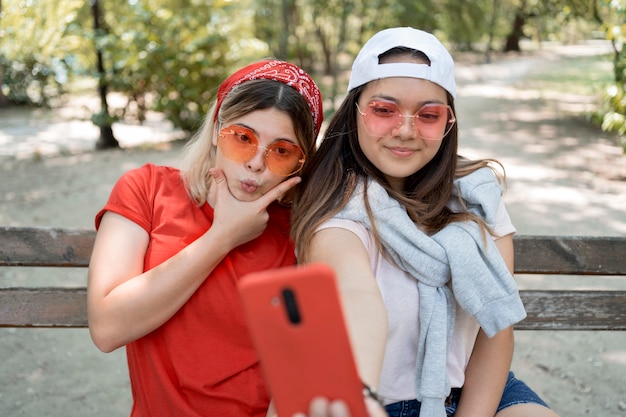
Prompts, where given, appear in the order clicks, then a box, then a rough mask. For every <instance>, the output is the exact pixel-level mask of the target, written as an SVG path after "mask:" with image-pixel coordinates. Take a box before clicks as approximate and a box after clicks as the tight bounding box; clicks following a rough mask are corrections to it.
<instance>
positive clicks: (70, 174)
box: [0, 45, 626, 417]
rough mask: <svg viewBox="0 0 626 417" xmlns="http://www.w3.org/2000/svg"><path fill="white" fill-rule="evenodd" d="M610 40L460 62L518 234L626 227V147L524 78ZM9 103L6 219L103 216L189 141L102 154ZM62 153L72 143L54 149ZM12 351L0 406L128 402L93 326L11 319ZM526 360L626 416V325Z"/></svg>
mask: <svg viewBox="0 0 626 417" xmlns="http://www.w3.org/2000/svg"><path fill="white" fill-rule="evenodd" d="M598 52H599V49H598V47H597V46H589V45H585V46H574V47H567V48H558V49H546V50H544V51H542V52H541V53H538V54H532V55H526V56H521V57H507V58H499V59H497V60H494V62H493V63H492V64H489V65H465V64H463V63H461V64H460V65H459V66H458V71H457V75H458V82H459V99H458V103H457V113H458V119H459V120H460V126H461V131H462V136H461V150H462V151H463V153H464V154H466V155H468V156H475V157H487V156H488V157H494V158H497V159H499V160H500V161H502V162H503V164H504V165H505V167H506V169H507V174H508V184H509V188H508V190H507V194H506V195H505V201H506V203H507V207H508V209H509V211H510V213H511V217H512V219H513V221H514V223H515V224H516V226H517V227H518V231H519V233H524V234H571V235H576V234H579V235H605V234H606V235H624V234H626V181H625V178H626V157H624V156H622V154H621V149H620V148H619V147H618V146H616V145H615V144H614V143H612V142H611V140H609V138H608V137H607V136H606V135H604V134H602V133H601V132H599V131H598V129H595V128H592V127H589V126H588V125H587V124H585V123H583V121H581V119H580V118H578V117H575V116H573V115H572V113H571V111H572V110H576V109H580V106H581V105H588V104H589V98H587V97H580V96H574V95H555V94H550V93H549V92H543V91H534V90H530V89H528V88H527V86H526V85H525V84H524V76H525V75H526V74H528V72H529V71H533V70H535V69H536V68H538V67H540V66H546V65H548V66H550V68H554V71H559V65H562V63H563V60H562V58H563V57H565V56H572V54H573V55H574V56H576V55H582V54H590V53H598ZM3 112H4V111H3V110H0V175H1V176H2V181H0V224H4V225H38V226H77V227H93V216H94V214H95V213H96V212H97V210H98V209H99V208H100V207H101V206H102V205H103V204H104V202H105V201H106V198H107V196H108V193H109V192H110V189H111V187H112V185H113V184H114V182H115V180H116V179H117V178H118V177H119V175H121V174H122V173H123V172H124V171H127V170H128V169H131V168H134V167H137V166H139V165H141V164H143V163H145V162H147V161H150V162H154V163H159V164H169V165H176V158H177V156H178V154H179V151H180V144H178V143H168V142H167V139H168V138H171V136H167V135H175V134H176V132H172V131H171V130H168V129H169V128H168V127H167V126H166V125H163V124H162V123H161V122H159V121H158V120H155V121H153V123H152V124H151V125H149V126H147V127H142V128H140V127H125V128H126V129H125V130H124V129H122V130H120V131H119V133H117V132H116V133H117V134H118V137H119V138H120V141H121V142H122V143H123V144H127V145H128V146H131V145H132V144H136V143H138V142H143V141H152V140H155V141H157V142H161V145H159V146H156V147H155V146H150V147H144V148H141V147H140V148H135V149H133V150H125V151H122V150H116V151H107V152H99V153H93V152H86V150H88V149H89V148H90V147H91V144H92V143H93V142H94V141H95V136H96V134H97V132H94V131H93V130H90V129H91V128H90V127H89V126H88V125H84V124H80V123H82V122H78V121H73V120H68V119H67V118H65V115H64V114H59V113H57V114H54V115H49V114H31V113H29V114H24V113H10V114H7V113H6V112H4V113H3ZM164 135H165V136H166V137H165V138H164V137H163V136H164ZM74 151H80V153H78V154H72V152H74ZM54 153H60V156H46V154H54ZM14 155H21V156H22V157H24V158H25V159H15V158H14ZM39 156H44V157H43V158H39ZM66 274H67V271H62V274H61V273H60V272H59V271H54V270H49V271H46V272H45V275H40V276H38V277H37V279H36V280H35V284H43V283H63V284H66V285H80V284H82V283H84V279H85V277H84V272H83V273H78V272H76V273H72V274H71V276H70V279H69V280H65V279H62V277H63V276H65V275H66ZM519 280H520V285H521V286H522V287H546V286H547V287H549V286H558V285H565V283H566V282H567V283H568V284H567V285H570V286H574V287H588V286H590V285H591V284H589V282H588V280H585V279H571V280H566V279H557V280H552V279H551V280H547V281H546V280H540V279H539V278H536V277H535V278H530V277H519ZM570 281H571V283H570ZM619 281H620V280H616V279H611V278H606V279H598V280H597V281H594V285H599V286H602V287H606V288H615V287H617V286H619V287H620V288H624V287H626V283H624V282H619ZM621 281H624V280H623V279H622V280H621ZM29 282H30V281H29ZM15 283H19V285H28V283H27V282H26V277H25V274H24V273H23V272H16V271H10V270H8V269H2V268H0V285H5V286H8V285H14V284H15ZM0 356H1V357H2V361H0V375H1V379H2V383H1V384H0V416H11V417H12V416H33V415H46V416H59V417H78V416H81V417H82V416H96V417H100V416H102V417H104V416H106V417H116V416H127V415H128V414H129V410H130V390H129V385H128V378H127V375H126V364H125V357H124V351H123V349H120V350H118V351H116V352H114V353H112V354H108V355H105V354H102V353H100V352H99V351H98V350H97V349H96V348H95V347H94V346H93V344H92V343H91V341H90V339H89V335H88V331H87V330H85V329H80V330H48V329H0ZM514 370H515V372H516V373H517V374H518V375H521V376H522V377H523V378H524V379H526V380H527V382H528V383H529V384H530V385H531V386H533V387H534V388H536V389H537V390H538V391H539V392H540V393H541V394H542V395H543V396H544V398H545V399H546V400H547V401H548V402H549V403H550V404H551V405H552V406H553V408H555V410H556V411H557V412H559V413H560V414H561V416H563V417H566V416H567V417H583V416H593V417H596V416H599V415H612V416H626V377H625V376H624V375H626V332H622V333H617V332H616V333H610V332H594V333H588V332H547V331H545V332H518V333H517V347H516V355H515V359H514Z"/></svg>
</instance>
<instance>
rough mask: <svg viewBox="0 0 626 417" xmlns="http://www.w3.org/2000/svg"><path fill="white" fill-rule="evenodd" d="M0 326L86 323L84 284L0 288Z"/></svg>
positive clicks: (57, 325) (85, 324)
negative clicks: (71, 286) (59, 286)
mask: <svg viewBox="0 0 626 417" xmlns="http://www.w3.org/2000/svg"><path fill="white" fill-rule="evenodd" d="M0 327H87V291H86V289H85V288H5V289H2V290H0Z"/></svg>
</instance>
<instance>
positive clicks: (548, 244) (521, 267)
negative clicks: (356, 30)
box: [513, 236, 626, 275]
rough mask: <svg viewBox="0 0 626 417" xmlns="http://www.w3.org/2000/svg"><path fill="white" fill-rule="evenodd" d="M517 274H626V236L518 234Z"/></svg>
mask: <svg viewBox="0 0 626 417" xmlns="http://www.w3.org/2000/svg"><path fill="white" fill-rule="evenodd" d="M513 240H514V245H515V273H516V274H559V275H626V237H591V236H515V237H514V238H513Z"/></svg>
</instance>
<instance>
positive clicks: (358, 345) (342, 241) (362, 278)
mask: <svg viewBox="0 0 626 417" xmlns="http://www.w3.org/2000/svg"><path fill="white" fill-rule="evenodd" d="M309 260H310V261H311V262H324V263H326V264H328V265H330V266H331V267H332V268H333V269H334V271H335V273H336V275H337V282H338V285H339V290H340V294H341V298H342V303H343V307H344V312H345V315H346V322H347V326H348V332H349V334H350V339H351V343H352V346H353V351H354V354H355V360H356V363H357V367H358V370H359V373H360V375H361V378H362V379H363V381H364V382H365V383H366V384H368V385H369V386H371V387H378V384H379V380H380V372H381V368H382V362H383V356H384V352H385V345H386V342H387V312H386V309H385V305H384V303H383V300H382V297H381V294H380V291H379V289H378V285H377V283H376V280H375V278H374V275H373V273H372V269H371V266H370V259H369V255H368V253H367V251H366V249H365V247H364V246H363V243H362V242H361V240H360V239H359V238H358V237H357V236H356V235H355V234H354V233H352V232H350V231H348V230H345V229H340V228H329V229H324V230H321V231H318V232H317V233H315V235H314V236H313V240H312V242H311V249H310V253H309Z"/></svg>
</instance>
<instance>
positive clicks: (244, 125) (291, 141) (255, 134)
mask: <svg viewBox="0 0 626 417" xmlns="http://www.w3.org/2000/svg"><path fill="white" fill-rule="evenodd" d="M233 125H235V126H240V127H245V128H246V129H248V130H250V131H251V132H252V133H254V137H256V139H257V140H259V132H257V131H256V129H254V128H253V127H251V126H248V125H247V124H245V123H233ZM280 141H285V142H289V143H293V144H294V145H298V146H300V147H301V146H302V145H300V143H299V141H298V139H296V140H295V141H294V140H293V139H291V138H275V139H274V140H273V141H272V142H271V143H276V142H280Z"/></svg>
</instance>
